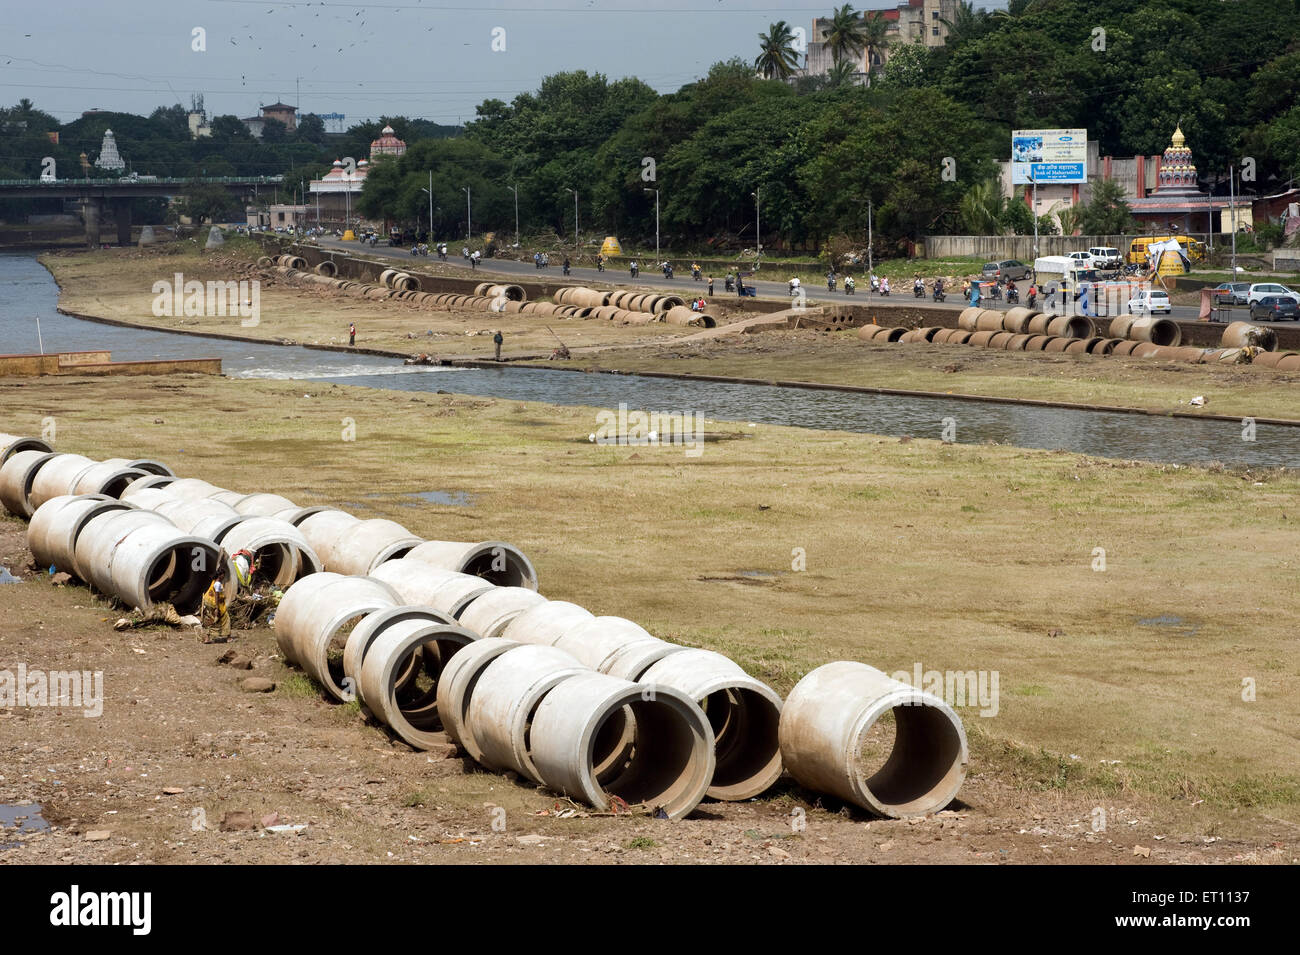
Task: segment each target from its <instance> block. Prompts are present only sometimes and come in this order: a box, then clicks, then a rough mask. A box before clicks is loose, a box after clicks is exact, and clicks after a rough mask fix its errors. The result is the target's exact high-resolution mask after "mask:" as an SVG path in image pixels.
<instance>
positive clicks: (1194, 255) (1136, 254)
mask: <svg viewBox="0 0 1300 955" xmlns="http://www.w3.org/2000/svg"><path fill="white" fill-rule="evenodd" d="M1170 239H1172V240H1173V241H1175V242H1177V243H1178V244H1179V245H1181V246H1182V247H1183V251H1184V252H1186V253H1187V257H1188V258H1189V259H1191V260H1192V261H1193V262H1200V261H1201V260H1202V259H1204V258H1205V252H1206V249H1205V243H1204V242H1202V241H1200V240H1199V239H1192V238H1189V237H1188V236H1185V235H1149V236H1140V237H1138V238H1136V239H1134V240H1133V241H1132V242H1130V243H1129V248H1128V260H1129V262H1130V263H1132V264H1134V265H1146V264H1147V260H1148V259H1149V258H1150V255H1149V253H1148V252H1147V249H1148V248H1149V247H1150V246H1151V245H1152V244H1154V243H1156V242H1168V241H1169V240H1170Z"/></svg>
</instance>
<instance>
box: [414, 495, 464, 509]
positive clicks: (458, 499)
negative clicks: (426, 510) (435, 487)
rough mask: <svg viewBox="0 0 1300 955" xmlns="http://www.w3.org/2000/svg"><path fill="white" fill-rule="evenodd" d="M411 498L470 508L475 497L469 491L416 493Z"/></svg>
mask: <svg viewBox="0 0 1300 955" xmlns="http://www.w3.org/2000/svg"><path fill="white" fill-rule="evenodd" d="M411 497H414V498H419V499H420V500H421V501H427V502H428V503H430V504H445V505H447V506H448V507H469V506H470V505H471V504H473V503H474V496H473V495H472V494H470V493H469V492H468V491H416V492H415V493H414V494H412V495H411Z"/></svg>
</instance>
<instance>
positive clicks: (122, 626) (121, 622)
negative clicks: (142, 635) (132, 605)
mask: <svg viewBox="0 0 1300 955" xmlns="http://www.w3.org/2000/svg"><path fill="white" fill-rule="evenodd" d="M130 627H131V621H130V620H128V619H127V618H126V617H118V618H117V622H116V623H114V624H113V629H114V630H128V629H130Z"/></svg>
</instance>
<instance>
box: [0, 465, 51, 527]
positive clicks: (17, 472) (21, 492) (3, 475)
mask: <svg viewBox="0 0 1300 955" xmlns="http://www.w3.org/2000/svg"><path fill="white" fill-rule="evenodd" d="M53 458H54V454H53V453H52V452H49V451H36V450H31V451H18V452H16V453H14V454H12V455H10V456H9V458H8V460H6V461H5V463H4V465H3V466H0V504H3V505H4V508H5V510H6V511H8V512H9V513H10V514H13V515H15V516H17V517H22V518H28V517H31V516H32V514H33V513H35V511H36V507H35V505H33V504H32V502H31V493H32V485H33V484H34V483H35V482H36V476H37V475H38V474H39V473H40V471H41V468H42V467H43V466H44V465H45V463H46V462H47V461H50V460H53Z"/></svg>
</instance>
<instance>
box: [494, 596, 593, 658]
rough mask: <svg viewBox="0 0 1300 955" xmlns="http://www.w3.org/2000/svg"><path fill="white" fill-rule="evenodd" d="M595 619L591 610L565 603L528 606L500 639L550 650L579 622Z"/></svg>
mask: <svg viewBox="0 0 1300 955" xmlns="http://www.w3.org/2000/svg"><path fill="white" fill-rule="evenodd" d="M593 619H595V618H594V616H593V615H592V613H591V611H590V610H587V609H586V608H585V607H579V606H578V605H577V604H572V603H569V602H568V601H565V600H548V601H546V602H545V603H540V604H536V605H534V606H532V607H529V608H528V609H527V610H525V611H524V612H523V613H521V614H520V615H519V616H517V617H515V618H514V619H513V620H511V621H510V623H508V624H506V628H505V630H503V631H502V633H501V636H503V637H504V638H505V639H507V640H514V641H515V642H517V643H533V644H538V645H540V646H546V647H549V646H551V645H552V644H554V643H555V641H556V640H558V639H560V637H562V636H564V634H565V633H566V632H567V631H568V630H571V629H572V628H574V627H576V626H577V625H578V624H580V623H585V622H586V621H588V620H593Z"/></svg>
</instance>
